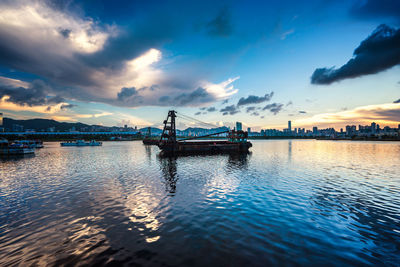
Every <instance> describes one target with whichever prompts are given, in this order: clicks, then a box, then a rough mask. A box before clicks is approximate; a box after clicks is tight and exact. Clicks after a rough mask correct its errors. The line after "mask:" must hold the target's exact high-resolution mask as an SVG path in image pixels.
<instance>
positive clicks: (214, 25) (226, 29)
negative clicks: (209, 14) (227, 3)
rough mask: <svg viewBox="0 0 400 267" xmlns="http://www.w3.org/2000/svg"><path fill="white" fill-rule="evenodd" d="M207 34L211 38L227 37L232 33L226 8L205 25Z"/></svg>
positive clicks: (228, 11)
mask: <svg viewBox="0 0 400 267" xmlns="http://www.w3.org/2000/svg"><path fill="white" fill-rule="evenodd" d="M206 30H207V33H208V34H209V35H211V36H219V37H227V36H229V35H231V33H232V31H233V27H232V23H231V13H230V10H229V9H228V8H226V7H225V8H222V9H221V10H220V11H219V13H218V14H217V16H216V17H215V18H214V19H213V20H211V21H210V22H209V23H208V24H207V25H206Z"/></svg>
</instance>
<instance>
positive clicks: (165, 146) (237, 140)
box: [158, 110, 252, 155]
mask: <svg viewBox="0 0 400 267" xmlns="http://www.w3.org/2000/svg"><path fill="white" fill-rule="evenodd" d="M176 113H177V112H176V111H175V110H170V111H168V116H167V119H166V120H164V129H163V131H162V134H161V137H160V141H159V143H158V147H159V148H160V149H161V153H162V154H163V155H179V154H210V153H211V154H216V153H247V152H248V151H249V148H250V147H252V144H251V143H250V142H248V141H247V135H248V134H247V132H244V131H242V130H228V131H221V132H218V133H212V134H207V135H202V136H196V137H190V138H184V139H180V140H177V138H176V124H175V119H176V117H177V115H176ZM184 117H188V116H185V115H184ZM189 118H190V117H189ZM194 120H196V121H198V122H201V121H199V120H197V119H194ZM203 124H205V123H203ZM223 133H229V135H228V140H213V141H193V140H194V139H200V138H204V137H210V136H214V135H219V134H223Z"/></svg>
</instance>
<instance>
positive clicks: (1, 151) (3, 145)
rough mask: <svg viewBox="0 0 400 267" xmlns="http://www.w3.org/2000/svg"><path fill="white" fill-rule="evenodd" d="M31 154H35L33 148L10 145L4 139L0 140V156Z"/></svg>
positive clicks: (17, 144) (15, 144) (25, 145)
mask: <svg viewBox="0 0 400 267" xmlns="http://www.w3.org/2000/svg"><path fill="white" fill-rule="evenodd" d="M33 153H35V148H34V147H30V146H28V145H27V144H21V143H13V144H10V143H9V142H8V140H6V139H1V140H0V155H25V154H33Z"/></svg>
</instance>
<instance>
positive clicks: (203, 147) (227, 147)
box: [159, 141, 252, 155]
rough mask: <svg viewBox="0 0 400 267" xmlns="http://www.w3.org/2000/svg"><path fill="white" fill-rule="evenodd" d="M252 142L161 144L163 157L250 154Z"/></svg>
mask: <svg viewBox="0 0 400 267" xmlns="http://www.w3.org/2000/svg"><path fill="white" fill-rule="evenodd" d="M251 146H252V144H251V143H250V142H241V143H237V142H230V141H198V142H176V143H172V144H171V143H170V144H160V145H159V148H160V149H161V151H162V154H163V155H185V154H186V155H187V154H221V153H248V152H249V148H250V147H251Z"/></svg>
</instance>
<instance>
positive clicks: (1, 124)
mask: <svg viewBox="0 0 400 267" xmlns="http://www.w3.org/2000/svg"><path fill="white" fill-rule="evenodd" d="M1 126H3V113H0V127H1Z"/></svg>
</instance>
